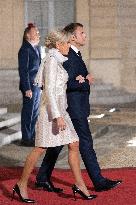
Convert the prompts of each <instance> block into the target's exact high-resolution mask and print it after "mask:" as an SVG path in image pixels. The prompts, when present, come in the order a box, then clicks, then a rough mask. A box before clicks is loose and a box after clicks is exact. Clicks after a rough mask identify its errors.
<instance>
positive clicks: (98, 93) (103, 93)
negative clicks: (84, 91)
mask: <svg viewBox="0 0 136 205" xmlns="http://www.w3.org/2000/svg"><path fill="white" fill-rule="evenodd" d="M90 95H91V97H112V96H117V97H118V96H125V95H131V94H130V93H128V92H126V91H124V90H122V89H120V90H117V89H115V88H112V89H110V90H107V89H105V90H93V89H92V90H91V91H90ZM133 95H134V94H133Z"/></svg>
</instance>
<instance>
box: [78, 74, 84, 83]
mask: <svg viewBox="0 0 136 205" xmlns="http://www.w3.org/2000/svg"><path fill="white" fill-rule="evenodd" d="M76 80H78V81H79V83H84V82H85V78H84V77H83V76H82V75H78V76H77V77H76Z"/></svg>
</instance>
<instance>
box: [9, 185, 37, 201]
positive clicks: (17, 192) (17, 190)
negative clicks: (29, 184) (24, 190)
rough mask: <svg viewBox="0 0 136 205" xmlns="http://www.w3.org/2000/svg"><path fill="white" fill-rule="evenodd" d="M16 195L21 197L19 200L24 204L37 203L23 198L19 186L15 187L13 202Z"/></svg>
mask: <svg viewBox="0 0 136 205" xmlns="http://www.w3.org/2000/svg"><path fill="white" fill-rule="evenodd" d="M15 193H16V194H17V195H18V196H19V199H20V200H21V201H22V202H25V203H35V200H33V199H25V198H23V197H22V196H21V193H20V189H19V186H18V185H17V184H16V185H15V186H14V187H13V194H12V200H13V199H14V195H15Z"/></svg>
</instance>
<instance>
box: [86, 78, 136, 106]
mask: <svg viewBox="0 0 136 205" xmlns="http://www.w3.org/2000/svg"><path fill="white" fill-rule="evenodd" d="M133 102H136V93H129V92H127V91H125V90H124V89H122V88H120V89H117V88H115V87H114V86H113V85H112V84H110V83H108V84H105V83H103V82H102V81H101V80H96V82H95V83H94V84H93V85H91V91H90V104H91V105H93V106H95V105H117V104H125V103H133Z"/></svg>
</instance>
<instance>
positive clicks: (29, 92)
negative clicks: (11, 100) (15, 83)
mask: <svg viewBox="0 0 136 205" xmlns="http://www.w3.org/2000/svg"><path fill="white" fill-rule="evenodd" d="M32 95H33V94H32V91H31V90H27V91H26V92H25V96H26V97H28V98H30V99H31V98H32Z"/></svg>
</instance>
